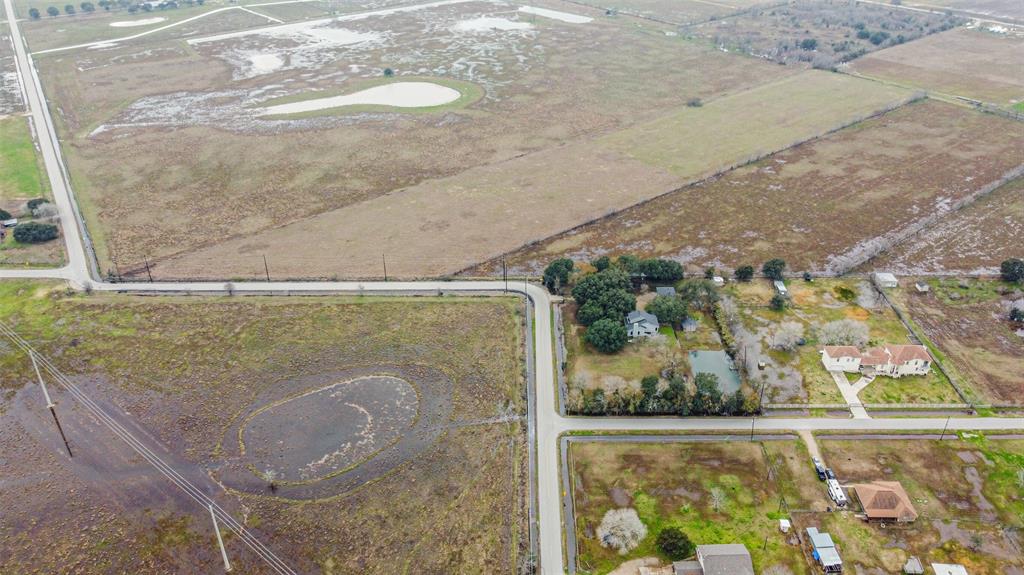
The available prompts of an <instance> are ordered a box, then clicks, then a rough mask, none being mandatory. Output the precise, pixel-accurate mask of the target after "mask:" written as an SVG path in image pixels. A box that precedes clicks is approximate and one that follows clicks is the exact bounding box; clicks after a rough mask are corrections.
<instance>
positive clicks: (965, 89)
mask: <svg viewBox="0 0 1024 575" xmlns="http://www.w3.org/2000/svg"><path fill="white" fill-rule="evenodd" d="M1021 61H1024V33H1022V32H1017V33H1010V34H996V33H993V32H988V31H985V30H980V29H964V28H960V29H956V30H949V31H947V32H943V33H941V34H935V35H933V36H929V37H927V38H922V39H920V40H917V41H914V42H910V43H907V44H904V45H901V46H894V47H892V48H889V49H886V50H882V51H881V52H875V53H874V54H871V55H869V56H866V57H864V58H861V59H859V60H857V61H856V62H854V63H853V64H851V70H853V71H854V72H856V73H858V74H863V75H865V76H869V77H872V78H880V79H882V80H886V81H889V82H896V83H899V84H903V85H909V86H914V87H917V88H922V89H926V90H931V91H936V92H944V93H947V94H954V95H957V96H964V97H967V98H972V99H977V100H982V101H984V102H991V103H994V104H997V105H999V106H1009V105H1010V104H1013V103H1014V102H1017V101H1020V100H1021V98H1022V97H1024V74H1021V71H1020V62H1021Z"/></svg>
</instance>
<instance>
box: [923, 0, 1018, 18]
mask: <svg viewBox="0 0 1024 575" xmlns="http://www.w3.org/2000/svg"><path fill="white" fill-rule="evenodd" d="M904 4H906V5H907V6H920V7H922V8H927V9H929V10H934V9H935V8H949V9H952V10H958V11H959V10H962V11H964V12H967V13H969V14H976V15H982V16H993V17H997V18H1011V19H1015V20H1018V21H1024V7H1022V6H1021V5H1020V2H1016V1H1015V0H923V1H921V2H919V1H918V0H908V1H907V2H904Z"/></svg>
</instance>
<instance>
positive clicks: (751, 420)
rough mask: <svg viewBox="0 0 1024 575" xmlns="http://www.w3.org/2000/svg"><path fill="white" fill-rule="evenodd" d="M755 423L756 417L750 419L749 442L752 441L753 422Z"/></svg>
mask: <svg viewBox="0 0 1024 575" xmlns="http://www.w3.org/2000/svg"><path fill="white" fill-rule="evenodd" d="M756 421H757V416H756V415H755V416H754V417H751V418H750V441H754V422H756Z"/></svg>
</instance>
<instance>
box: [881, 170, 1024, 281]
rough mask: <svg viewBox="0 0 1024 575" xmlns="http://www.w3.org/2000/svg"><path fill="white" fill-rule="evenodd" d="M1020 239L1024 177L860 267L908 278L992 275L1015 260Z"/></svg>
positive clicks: (1023, 234) (1023, 231)
mask: <svg viewBox="0 0 1024 575" xmlns="http://www.w3.org/2000/svg"><path fill="white" fill-rule="evenodd" d="M1021 237H1024V179H1017V180H1014V181H1012V182H1010V183H1008V184H1005V185H1003V186H1001V187H999V188H998V189H996V190H995V191H993V192H992V193H991V194H989V195H988V196H985V197H984V198H982V199H980V200H978V201H977V202H975V203H973V204H971V205H970V206H967V207H966V208H963V209H961V210H957V211H955V212H953V213H951V214H949V215H948V216H946V217H945V218H943V219H942V220H940V221H939V222H938V223H937V224H935V225H934V226H932V227H930V228H928V229H926V230H925V231H924V232H922V233H920V234H918V235H916V236H913V237H911V238H909V239H907V240H906V241H905V242H903V243H901V244H900V245H898V246H896V247H895V248H894V249H892V250H890V251H888V252H886V253H884V254H882V255H881V256H879V257H877V258H875V259H872V260H871V261H869V262H867V263H866V264H865V265H864V266H862V267H863V268H864V269H886V270H892V271H895V272H897V273H903V274H909V275H913V274H934V273H944V274H955V273H971V274H974V273H984V274H995V273H998V270H999V264H1000V263H1001V262H1002V261H1003V260H1005V259H1007V258H1011V257H1018V256H1020V243H1019V238H1021Z"/></svg>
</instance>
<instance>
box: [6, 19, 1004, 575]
mask: <svg viewBox="0 0 1024 575" xmlns="http://www.w3.org/2000/svg"><path fill="white" fill-rule="evenodd" d="M4 5H5V6H6V8H7V11H8V13H10V14H14V9H13V8H14V7H13V6H12V3H11V0H4ZM8 25H9V26H10V27H11V34H12V37H13V40H14V45H15V51H16V56H17V63H18V67H19V73H20V75H21V78H22V81H23V82H24V87H25V92H26V93H27V95H28V102H27V103H26V104H27V105H28V107H29V108H30V110H31V115H32V119H33V121H34V122H35V125H36V128H37V132H38V136H39V146H40V149H41V150H42V155H43V160H44V162H45V166H46V171H47V174H48V176H49V179H50V186H51V188H52V189H53V193H54V200H55V203H56V205H57V207H58V209H59V211H60V217H61V221H62V222H63V224H64V225H63V229H64V238H65V243H66V246H67V255H68V265H67V266H65V267H63V268H59V269H51V270H0V278H13V277H22V278H23V277H31V278H53V279H60V280H66V281H68V282H69V283H70V284H71V285H73V286H75V287H78V288H86V287H89V288H92V289H94V290H96V291H103V292H130V293H163V294H179V293H186V294H223V293H226V291H227V290H228V284H225V283H213V282H182V283H168V282H155V283H126V284H109V283H104V282H102V281H100V280H99V279H98V277H97V274H96V273H95V271H94V270H92V269H91V267H90V264H89V262H90V261H91V260H92V257H91V256H90V255H89V254H91V249H90V248H89V247H88V246H87V244H86V243H84V242H83V236H84V234H83V233H81V231H80V226H82V225H83V224H82V220H81V218H80V216H79V214H78V212H77V210H76V208H75V204H74V198H73V196H72V192H71V189H70V186H69V185H68V183H67V181H66V179H65V176H64V174H65V172H64V166H63V162H62V159H61V155H60V150H59V146H58V145H57V138H56V132H55V130H54V128H53V123H52V121H51V119H50V114H49V110H48V109H47V108H46V107H45V106H44V105H43V103H44V101H45V99H44V96H43V92H42V87H41V84H40V82H39V78H38V75H37V74H36V72H35V69H34V67H33V66H32V62H31V58H30V56H29V54H28V53H27V51H26V50H25V46H24V42H23V39H22V36H21V32H20V30H19V29H18V25H17V22H16V21H15V20H14V19H11V20H9V22H8ZM87 250H88V251H87ZM504 287H505V283H504V282H501V281H455V282H445V281H417V282H238V283H232V284H231V285H230V289H231V291H232V292H233V293H235V294H239V295H244V294H268V295H289V294H334V293H374V294H382V295H389V294H395V295H397V294H405V295H409V294H416V293H438V291H441V292H445V293H459V294H498V293H502V292H503V289H504ZM508 287H509V290H510V291H514V292H517V293H525V294H526V295H527V296H528V297H529V298H530V299H531V301H532V303H533V318H532V319H533V323H534V326H535V331H534V333H535V338H534V341H533V342H531V343H532V345H533V352H534V354H535V355H534V362H535V363H534V365H535V367H536V369H535V371H534V378H535V381H534V384H535V400H536V405H535V414H534V415H535V417H536V441H537V445H536V447H537V468H536V469H537V501H538V507H539V526H538V527H539V528H538V538H539V540H540V557H539V560H540V572H541V573H543V574H545V575H555V574H561V573H564V572H565V566H564V556H565V554H564V549H563V545H562V514H561V511H560V510H561V503H562V495H563V492H562V487H561V482H560V478H559V470H560V464H559V436H560V435H562V434H564V433H569V432H573V431H597V432H673V431H675V432H690V431H704V432H721V431H735V432H737V433H743V434H750V433H751V432H752V429H753V430H754V432H756V431H815V430H840V431H861V432H863V431H880V430H883V431H884V430H891V431H924V430H938V429H942V428H943V427H944V426H945V425H946V424H947V422H948V429H949V430H950V431H956V430H1021V429H1024V418H970V417H960V418H949V419H947V418H944V417H943V418H900V419H830V418H755V419H750V418H716V417H711V418H672V417H659V418H587V417H563V416H561V415H559V412H558V406H557V405H556V400H555V398H556V381H555V375H554V374H555V370H554V367H555V364H554V361H555V358H554V357H553V353H552V348H553V346H552V333H551V325H552V322H551V313H552V307H551V298H550V297H549V295H548V293H547V291H546V290H544V289H543V288H542V287H538V286H535V285H529V284H525V283H517V282H510V283H509V284H508Z"/></svg>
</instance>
